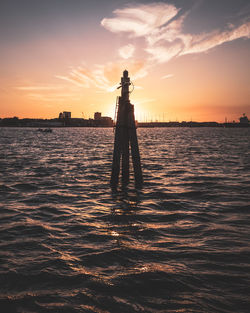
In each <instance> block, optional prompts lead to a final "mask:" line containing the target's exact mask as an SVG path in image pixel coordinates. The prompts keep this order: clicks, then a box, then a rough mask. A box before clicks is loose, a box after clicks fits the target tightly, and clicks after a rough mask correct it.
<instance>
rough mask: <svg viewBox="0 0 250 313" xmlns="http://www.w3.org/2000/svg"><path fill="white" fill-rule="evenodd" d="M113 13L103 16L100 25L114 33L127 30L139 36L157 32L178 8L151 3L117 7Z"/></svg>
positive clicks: (134, 35)
mask: <svg viewBox="0 0 250 313" xmlns="http://www.w3.org/2000/svg"><path fill="white" fill-rule="evenodd" d="M113 13H114V14H115V15H116V17H113V18H104V19H103V20H102V21H101V25H102V26H104V27H105V28H106V29H108V30H109V31H111V32H114V33H120V32H127V33H130V35H131V36H132V37H140V36H147V35H150V34H152V32H157V31H158V30H159V28H160V27H161V26H162V25H164V24H166V23H167V22H168V21H170V20H171V19H172V18H173V17H174V16H176V14H177V13H178V10H177V9H176V7H175V6H173V5H170V4H166V3H151V4H147V5H137V6H134V7H127V8H124V9H118V10H115V11H114V12H113Z"/></svg>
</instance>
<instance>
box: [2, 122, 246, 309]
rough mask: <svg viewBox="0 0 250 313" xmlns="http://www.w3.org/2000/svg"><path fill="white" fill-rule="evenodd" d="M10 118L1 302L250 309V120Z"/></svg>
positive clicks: (11, 305)
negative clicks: (138, 170) (59, 121)
mask: <svg viewBox="0 0 250 313" xmlns="http://www.w3.org/2000/svg"><path fill="white" fill-rule="evenodd" d="M138 136H139V142H140V149H141V155H142V162H143V171H144V178H145V185H144V188H143V189H142V190H141V191H136V190H133V188H132V187H133V185H132V184H131V186H130V189H128V190H127V191H119V192H117V193H113V194H112V192H111V190H110V188H109V177H110V168H111V159H112V149H113V132H112V129H93V128H90V129H88V128H81V129H80V128H79V129H73V128H70V129H55V130H53V132H52V133H51V134H45V133H40V132H37V131H36V130H35V129H4V128H2V129H0V144H1V150H0V171H1V176H0V203H1V209H0V311H1V312H2V313H9V312H10V313H15V312H25V313H31V312H32V313H34V312H44V313H47V312H53V313H54V312H59V313H61V312H62V313H71V312H101V313H103V312H114V313H119V312H122V313H123V312H161V313H162V312H234V313H235V312H249V307H248V306H249V295H250V288H249V286H250V262H249V260H250V245H249V243H250V239H249V238H250V226H249V224H250V223H249V217H250V129H221V128H207V129H206V128H197V129H194V128H192V129H188V128H184V129H179V128H177V129H175V128H170V129H139V130H138Z"/></svg>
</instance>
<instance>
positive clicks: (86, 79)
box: [56, 60, 147, 92]
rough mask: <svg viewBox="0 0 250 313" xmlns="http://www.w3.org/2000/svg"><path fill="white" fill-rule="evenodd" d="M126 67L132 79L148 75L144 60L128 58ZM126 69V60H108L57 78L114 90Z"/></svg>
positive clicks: (73, 70) (86, 85) (71, 71)
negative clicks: (91, 67) (102, 63)
mask: <svg viewBox="0 0 250 313" xmlns="http://www.w3.org/2000/svg"><path fill="white" fill-rule="evenodd" d="M126 67H127V69H128V70H129V72H130V74H131V75H130V76H131V79H132V80H136V79H138V78H142V77H144V76H146V75H147V71H146V69H145V63H144V61H138V60H127V61H126ZM123 70H124V62H123V61H117V62H108V63H106V64H104V65H95V67H94V69H88V68H87V67H77V68H75V69H71V70H70V72H69V73H68V74H67V75H63V76H62V75H56V77H57V78H59V79H63V80H66V81H68V82H71V83H74V84H76V85H77V86H81V87H85V88H90V87H93V86H94V87H96V88H97V89H100V90H103V91H106V92H112V91H114V90H115V89H116V88H117V87H118V85H119V81H117V79H118V77H120V76H121V73H122V71H123Z"/></svg>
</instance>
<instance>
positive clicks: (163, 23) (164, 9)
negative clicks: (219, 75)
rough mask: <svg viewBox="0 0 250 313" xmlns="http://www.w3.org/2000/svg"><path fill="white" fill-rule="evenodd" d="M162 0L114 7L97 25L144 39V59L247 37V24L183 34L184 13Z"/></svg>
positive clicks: (159, 58)
mask: <svg viewBox="0 0 250 313" xmlns="http://www.w3.org/2000/svg"><path fill="white" fill-rule="evenodd" d="M178 13H179V10H178V9H177V8H176V7H175V6H174V5H170V4H166V3H151V4H147V5H135V6H130V7H126V8H124V9H119V10H115V11H114V12H113V14H114V17H111V18H104V19H103V20H102V21H101V25H102V26H103V27H105V28H106V29H107V30H109V31H111V32H113V33H127V34H128V37H133V38H139V37H142V38H144V39H145V44H146V47H145V48H144V51H146V52H147V53H148V55H149V56H148V59H147V61H149V62H151V65H152V63H153V62H155V63H165V62H168V61H170V60H171V59H172V58H174V57H178V56H181V55H185V54H192V53H202V52H206V51H208V50H210V49H212V48H214V47H216V46H219V45H221V44H223V43H225V42H229V41H233V40H235V39H238V38H243V37H246V38H249V37H250V23H242V24H241V25H240V26H234V25H233V24H229V25H228V26H227V29H226V30H219V29H218V30H215V31H214V32H210V33H202V34H199V35H196V34H187V33H185V32H183V24H184V21H185V18H186V16H187V15H188V12H186V13H184V14H182V15H180V14H178Z"/></svg>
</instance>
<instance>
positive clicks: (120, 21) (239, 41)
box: [0, 0, 250, 122]
mask: <svg viewBox="0 0 250 313" xmlns="http://www.w3.org/2000/svg"><path fill="white" fill-rule="evenodd" d="M0 8H1V9H0V38H1V39H0V44H1V58H0V64H1V79H0V84H1V85H0V118H4V117H13V116H18V117H20V118H24V117H30V118H53V117H57V116H58V112H62V111H70V112H72V116H73V117H82V112H83V113H84V115H85V117H88V116H93V114H94V112H98V111H99V112H102V113H103V115H105V116H110V117H112V118H113V117H114V110H115V101H116V97H117V96H118V95H119V92H120V91H119V90H117V89H116V88H117V86H118V84H119V81H120V77H121V75H122V71H123V70H124V69H125V68H126V69H128V71H129V74H130V77H131V79H132V81H133V83H134V85H135V89H134V91H133V93H132V95H131V102H132V103H133V104H134V105H135V113H136V118H137V119H138V120H139V121H145V120H147V119H150V118H151V117H153V120H157V119H158V120H159V121H161V120H165V121H169V120H171V121H175V120H178V121H190V120H193V121H217V122H224V121H225V118H227V120H228V121H233V120H235V121H237V122H238V119H239V117H240V116H241V115H242V113H246V114H247V115H248V117H249V115H250V90H249V84H250V73H249V68H250V40H249V39H250V3H249V1H248V0H238V1H235V0H220V1H215V0H211V1H204V0H172V1H148V0H145V1H135V2H128V1H124V0H120V1H115V0H107V1H97V0H92V1H89V0H86V1H82V0H71V1H69V0H54V1H49V0H44V1H42V2H36V1H31V0H22V1H17V0H13V1H5V2H3V3H1V5H0Z"/></svg>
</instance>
